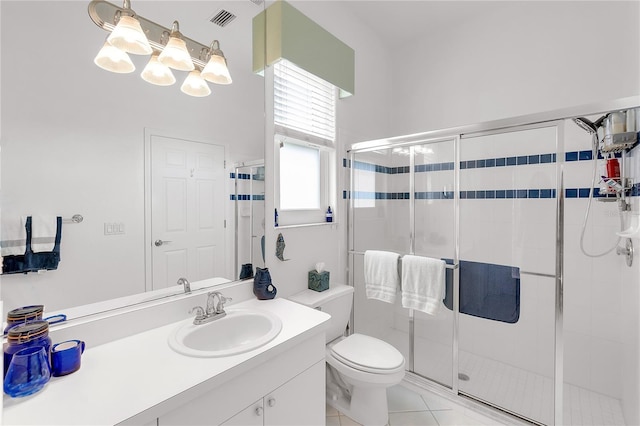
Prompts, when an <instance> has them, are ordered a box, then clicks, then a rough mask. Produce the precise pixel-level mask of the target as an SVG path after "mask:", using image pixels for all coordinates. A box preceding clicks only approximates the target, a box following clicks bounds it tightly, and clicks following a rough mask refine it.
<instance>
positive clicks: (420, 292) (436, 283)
mask: <svg viewBox="0 0 640 426" xmlns="http://www.w3.org/2000/svg"><path fill="white" fill-rule="evenodd" d="M445 267H446V266H445V262H444V260H440V259H432V258H429V257H421V256H412V255H405V256H404V257H403V258H402V306H403V307H405V308H411V309H416V310H418V311H422V312H425V313H427V314H429V315H436V314H437V313H438V310H440V305H441V304H442V298H443V296H444V286H445Z"/></svg>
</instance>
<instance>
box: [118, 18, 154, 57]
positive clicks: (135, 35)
mask: <svg viewBox="0 0 640 426" xmlns="http://www.w3.org/2000/svg"><path fill="white" fill-rule="evenodd" d="M107 41H108V42H109V43H111V44H112V45H113V46H115V47H117V48H118V49H121V50H124V51H125V52H127V53H133V54H134V55H149V54H151V53H152V52H153V49H152V48H151V45H150V44H149V40H147V36H145V35H144V32H143V31H142V27H141V26H140V22H138V20H137V19H136V18H134V17H133V16H128V15H123V16H121V17H120V20H119V21H118V25H116V27H115V28H114V29H113V31H112V32H111V34H110V35H109V38H107Z"/></svg>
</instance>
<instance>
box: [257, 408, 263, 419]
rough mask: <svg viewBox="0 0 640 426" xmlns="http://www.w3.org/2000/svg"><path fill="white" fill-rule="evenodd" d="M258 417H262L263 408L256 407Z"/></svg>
mask: <svg viewBox="0 0 640 426" xmlns="http://www.w3.org/2000/svg"><path fill="white" fill-rule="evenodd" d="M256 416H258V417H261V416H262V407H256Z"/></svg>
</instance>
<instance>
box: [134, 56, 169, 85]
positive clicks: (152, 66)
mask: <svg viewBox="0 0 640 426" xmlns="http://www.w3.org/2000/svg"><path fill="white" fill-rule="evenodd" d="M140 76H141V77H142V79H143V80H144V81H146V82H147V83H151V84H155V85H156V86H171V85H172V84H173V83H175V82H176V78H175V77H174V76H173V73H172V72H171V70H170V69H169V67H168V66H166V65H164V64H162V63H160V61H158V54H157V53H154V54H153V56H151V59H150V60H149V63H147V66H145V67H144V70H142V73H141V74H140Z"/></svg>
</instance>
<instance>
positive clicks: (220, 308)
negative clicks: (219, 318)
mask: <svg viewBox="0 0 640 426" xmlns="http://www.w3.org/2000/svg"><path fill="white" fill-rule="evenodd" d="M216 297H217V298H218V303H216V304H215V305H214V302H215V300H216ZM231 300H232V299H231V298H230V297H224V296H223V295H222V293H220V292H219V291H212V292H211V293H209V294H207V315H221V314H222V315H226V312H225V311H224V304H225V303H227V302H230V301H231Z"/></svg>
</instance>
